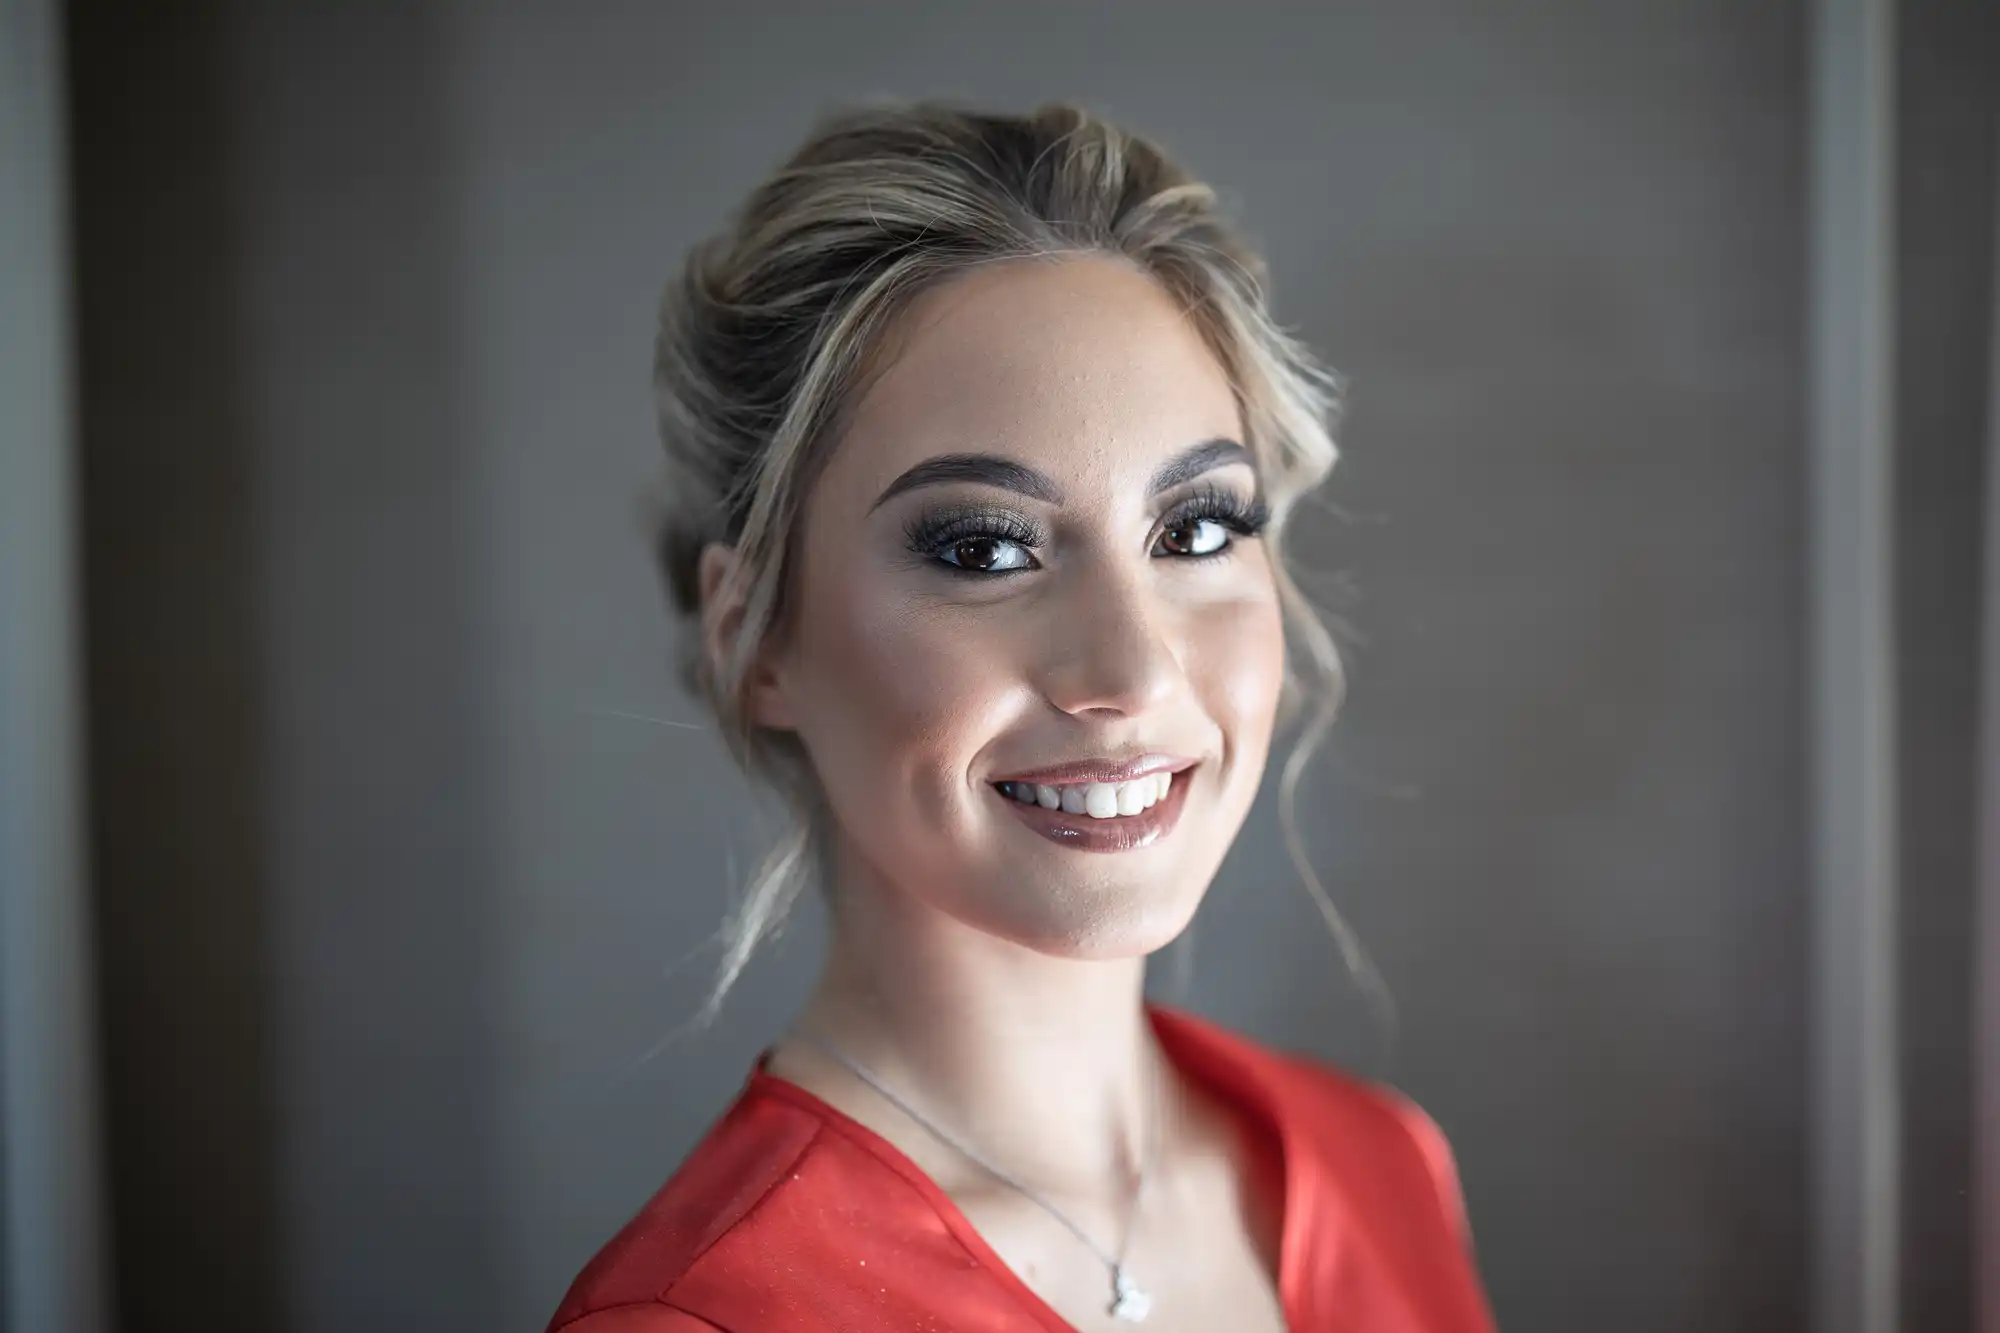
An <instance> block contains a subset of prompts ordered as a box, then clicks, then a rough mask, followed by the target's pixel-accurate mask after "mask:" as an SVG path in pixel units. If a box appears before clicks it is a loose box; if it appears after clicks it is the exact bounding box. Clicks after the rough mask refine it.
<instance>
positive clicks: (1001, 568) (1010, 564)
mask: <svg viewBox="0 0 2000 1333" xmlns="http://www.w3.org/2000/svg"><path fill="white" fill-rule="evenodd" d="M937 558H938V559H939V560H942V561H944V563H946V564H947V565H950V566H952V567H953V568H955V569H965V570H970V571H972V572H973V573H975V574H1005V573H1011V572H1012V571H1014V570H1017V569H1030V568H1033V566H1034V563H1035V561H1034V557H1033V556H1030V555H1029V554H1028V550H1027V548H1026V547H1025V546H1023V545H1021V543H1019V542H1017V541H1014V540H1012V539H1011V538H1007V537H965V538H962V539H960V540H959V541H955V542H953V543H951V544H950V545H949V546H946V547H945V548H944V549H943V550H941V551H939V552H938V553H937Z"/></svg>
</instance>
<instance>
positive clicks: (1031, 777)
mask: <svg viewBox="0 0 2000 1333" xmlns="http://www.w3.org/2000/svg"><path fill="white" fill-rule="evenodd" d="M1197 762H1198V761H1196V760H1193V759H1189V758H1187V757H1186V756H1184V755H1177V754H1157V753H1155V754H1142V755H1138V756H1135V757H1133V758H1131V759H1078V760H1075V761H1073V762H1071V763H1067V764H1050V765H1049V766H1048V767H1046V768H1025V769H1021V770H1019V771H1017V772H1013V773H1003V774H1001V775H1000V776H998V777H996V778H994V779H993V781H995V782H1033V783H1037V784H1039V785H1041V786H1044V787H1065V786H1080V785H1082V784H1083V783H1086V782H1130V781H1132V780H1133V779H1134V778H1143V777H1145V776H1146V775H1147V774H1148V773H1178V772H1180V771H1181V770H1182V769H1184V768H1193V767H1194V766H1195V764H1196V763H1197Z"/></svg>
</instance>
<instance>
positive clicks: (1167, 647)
mask: <svg viewBox="0 0 2000 1333" xmlns="http://www.w3.org/2000/svg"><path fill="white" fill-rule="evenodd" d="M1050 610H1051V611H1052V613H1053V618H1054V620H1055V623H1054V624H1053V625H1051V626H1050V627H1049V632H1048V633H1047V634H1046V636H1045V637H1044V638H1043V642H1044V643H1045V644H1046V645H1048V648H1047V652H1048V656H1047V658H1046V662H1047V665H1046V666H1045V668H1044V670H1043V683H1042V689H1043V693H1044V694H1045V695H1046V696H1047V697H1048V700H1049V702H1050V703H1052V704H1054V705H1055V706H1056V707H1057V708H1060V709H1061V710H1062V711H1063V712H1065V713H1069V714H1071V715H1073V716H1082V715H1086V714H1092V713H1096V714H1103V715H1116V716H1131V717H1136V716H1139V715H1141V714H1144V713H1146V712H1149V711H1151V710H1152V709H1154V708H1157V707H1158V706H1159V705H1160V704H1161V703H1163V702H1164V701H1165V700H1166V699H1168V698H1169V697H1170V696H1172V694H1173V693H1174V691H1175V690H1177V689H1179V688H1180V687H1181V684H1182V682H1183V679H1184V673H1183V669H1182V665H1181V659H1180V653H1179V651H1178V646H1177V637H1176V630H1175V625H1174V612H1173V609H1172V608H1170V607H1168V606H1166V605H1165V604H1163V603H1162V602H1161V600H1160V598H1159V597H1157V596H1156V595H1155V594H1154V593H1153V592H1152V591H1151V590H1150V589H1148V588H1147V587H1146V586H1145V583H1144V580H1143V578H1134V577H1129V576H1121V575H1118V574H1116V573H1112V572H1105V573H1100V574H1097V575H1095V576H1092V577H1089V578H1084V579H1079V581H1078V585H1077V587H1076V589H1075V591H1074V593H1073V595H1072V596H1070V597H1067V598H1062V599H1059V600H1057V601H1056V602H1055V603H1053V604H1052V605H1051V607H1050Z"/></svg>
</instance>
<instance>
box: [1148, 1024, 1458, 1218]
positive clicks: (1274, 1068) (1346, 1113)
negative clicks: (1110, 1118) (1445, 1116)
mask: <svg viewBox="0 0 2000 1333" xmlns="http://www.w3.org/2000/svg"><path fill="white" fill-rule="evenodd" d="M1162 1020H1163V1021H1164V1022H1166V1023H1167V1024H1170V1025H1171V1027H1172V1029H1173V1033H1174V1040H1175V1044H1176V1045H1177V1046H1178V1047H1180V1048H1181V1050H1182V1052H1184V1053H1189V1054H1193V1055H1194V1056H1195V1057H1196V1058H1197V1059H1198V1060H1199V1061H1200V1062H1201V1063H1202V1064H1203V1065H1204V1066H1205V1067H1206V1068H1207V1070H1208V1072H1209V1074H1210V1076H1211V1077H1216V1076H1223V1077H1227V1078H1229V1079H1231V1080H1234V1081H1237V1082H1238V1084H1239V1086H1240V1087H1241V1088H1242V1089H1243V1091H1244V1093H1245V1095H1254V1096H1256V1097H1258V1098H1260V1099H1261V1100H1264V1101H1265V1103H1266V1104H1267V1105H1268V1106H1269V1108H1270V1109H1271V1111H1272V1112H1273V1113H1274V1114H1275V1115H1276V1117H1277V1119H1278V1120H1279V1122H1280V1124H1281V1125H1282V1127H1283V1130H1284V1133H1285V1136H1286V1138H1287V1140H1288V1141H1290V1142H1291V1143H1292V1144H1294V1145H1296V1146H1297V1147H1299V1148H1301V1149H1303V1150H1304V1151H1305V1152H1306V1153H1307V1154H1308V1155H1309V1158H1310V1160H1311V1161H1312V1162H1313V1163H1314V1164H1315V1165H1316V1166H1318V1167H1319V1168H1320V1169H1322V1170H1323V1171H1325V1172H1326V1173H1328V1174H1329V1175H1330V1176H1337V1177H1338V1178H1339V1180H1340V1182H1341V1184H1342V1186H1343V1188H1344V1190H1345V1191H1346V1192H1348V1193H1350V1194H1353V1195H1355V1196H1356V1197H1357V1198H1358V1199H1365V1200H1366V1201H1367V1202H1368V1203H1369V1204H1370V1205H1372V1206H1373V1207H1371V1211H1374V1209H1375V1208H1377V1207H1379V1208H1388V1209H1391V1210H1393V1211H1394V1212H1395V1213H1397V1214H1401V1215H1405V1216H1407V1215H1408V1214H1409V1213H1410V1212H1411V1210H1412V1207H1413V1206H1415V1207H1416V1208H1417V1210H1418V1211H1424V1212H1428V1211H1431V1209H1432V1208H1433V1207H1434V1208H1435V1209H1436V1212H1437V1213H1438V1214H1441V1216H1442V1219H1443V1220H1444V1221H1445V1222H1446V1223H1447V1224H1448V1225H1449V1226H1450V1228H1451V1229H1452V1230H1453V1231H1455V1232H1457V1233H1458V1234H1459V1235H1460V1236H1461V1237H1462V1238H1464V1237H1466V1233H1467V1226H1466V1218H1465V1205H1464V1201H1463V1196H1462V1194H1461V1192H1460V1188H1459V1182H1458V1170H1457V1165H1456V1162H1455V1160H1454V1158H1453V1155H1452V1151H1451V1146H1450V1143H1449V1141H1448V1140H1447V1139H1446V1137H1445V1135H1444V1131H1443V1130H1441V1129H1440V1128H1439V1127H1438V1124H1437V1122H1436V1121H1435V1120H1433V1119H1432V1118H1431V1116H1430V1115H1429V1114H1428V1113H1427V1112H1426V1111H1425V1110H1424V1109H1423V1108H1422V1107H1421V1106H1419V1105H1418V1104H1417V1103H1416V1102H1415V1101H1413V1100H1412V1099H1411V1098H1409V1097H1408V1096H1406V1095H1405V1094H1404V1093H1402V1092H1400V1091H1398V1090H1397V1089H1395V1088H1393V1087H1390V1086H1389V1085H1387V1084H1383V1083H1376V1082H1372V1081H1370V1080H1368V1079H1364V1078H1360V1077H1358V1076H1356V1075H1354V1074H1350V1073H1347V1072H1346V1071H1343V1070H1340V1069H1337V1068H1335V1067H1333V1066H1331V1065H1328V1064H1325V1063H1322V1062H1320V1061H1317V1060H1314V1059H1311V1058H1309V1057H1306V1056H1302V1055H1297V1054H1293V1053H1291V1052H1287V1051H1282V1050H1278V1049H1276V1048H1273V1047H1270V1046H1266V1045H1263V1044H1261V1043H1259V1042H1255V1041H1252V1040H1250V1039H1249V1038H1247V1037H1243V1036H1239V1035H1238V1034H1236V1033H1233V1032H1230V1031H1228V1030H1227V1029H1225V1028H1222V1027H1219V1026H1217V1025H1215V1024H1212V1023H1209V1022H1207V1021H1205V1020H1201V1019H1195V1018H1190V1017H1188V1016H1186V1015H1182V1014H1163V1015H1162Z"/></svg>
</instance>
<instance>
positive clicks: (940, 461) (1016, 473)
mask: <svg viewBox="0 0 2000 1333" xmlns="http://www.w3.org/2000/svg"><path fill="white" fill-rule="evenodd" d="M1249 462H1250V451H1249V450H1247V449H1245V448H1244V447H1243V446H1242V445H1240V444H1238V443H1237V442H1236V441H1234V440H1226V439H1221V438H1217V439H1213V440H1204V441H1202V442H1201V443H1200V444H1197V445H1194V446H1193V447H1192V448H1188V449H1184V450H1182V451H1181V452H1180V453H1178V454H1176V455H1174V456H1173V457H1172V458H1170V459H1168V460H1167V461H1166V462H1165V463H1163V464H1161V465H1160V467H1159V469H1158V470H1157V471H1155V472H1154V473H1153V477H1152V480H1151V481H1149V482H1148V483H1147V484H1146V493H1147V494H1148V495H1158V494H1160V492H1162V491H1170V490H1172V489H1173V488H1174V487H1176V486H1179V485H1181V484H1183V483H1185V482H1188V481H1192V480H1193V479H1194V478H1196V477H1199V476H1200V475H1201V474H1202V473H1204V472H1212V471H1214V470H1215V469H1216V468H1219V467H1228V466H1230V465H1231V464H1235V463H1244V464H1247V463H1249ZM953 482H971V483H973V484H974V485H979V486H992V487H995V488H997V489H999V490H1003V491H1013V492H1015V493H1017V494H1020V495H1025V496H1027V497H1028V498H1029V499H1031V500H1040V501H1042V502H1044V503H1045V504H1052V505H1059V504H1061V503H1062V487H1060V486H1058V485H1056V483H1055V479H1054V478H1052V477H1050V476H1049V475H1048V474H1047V473H1046V472H1041V471H1037V470H1036V469H1034V468H1031V467H1029V466H1028V465H1027V464H1025V463H1017V462H1015V461H1014V460H1013V459H1011V458H1007V457H1004V456H1002V455H1000V454H940V455H939V456H938V457H936V458H927V459H925V460H924V461H923V462H921V463H919V464H917V465H916V466H915V467H913V468H911V469H910V470H909V471H907V472H905V473H904V474H903V475H902V476H900V477H898V478H896V479H895V480H894V481H892V482H890V483H889V485H888V487H887V488H886V489H885V490H884V491H883V492H882V494H881V495H879V496H877V497H876V499H875V503H874V504H873V505H871V506H870V509H871V510H874V509H879V508H881V507H882V506H883V505H885V504H887V503H888V502H889V501H890V500H892V499H894V498H895V497H896V496H898V495H901V494H903V493H904V492H905V491H914V490H917V489H919V488H921V487H924V486H946V485H950V484H952V483H953Z"/></svg>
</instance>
